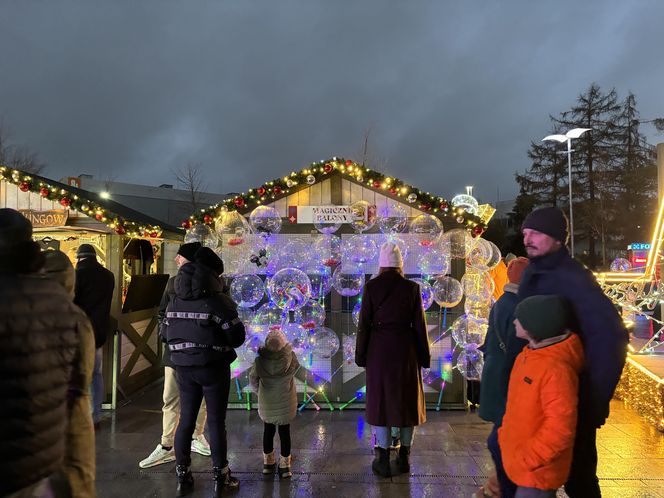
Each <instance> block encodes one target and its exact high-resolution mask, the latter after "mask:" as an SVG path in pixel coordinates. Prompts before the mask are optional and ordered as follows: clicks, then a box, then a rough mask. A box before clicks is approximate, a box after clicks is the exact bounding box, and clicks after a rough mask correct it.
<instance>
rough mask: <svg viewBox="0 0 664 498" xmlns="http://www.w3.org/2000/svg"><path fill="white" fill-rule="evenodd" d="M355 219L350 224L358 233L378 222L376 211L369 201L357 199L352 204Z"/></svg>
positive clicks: (351, 208)
mask: <svg viewBox="0 0 664 498" xmlns="http://www.w3.org/2000/svg"><path fill="white" fill-rule="evenodd" d="M350 210H351V212H352V213H353V221H351V222H350V226H351V227H353V230H355V231H356V232H358V233H362V232H366V231H367V230H370V229H371V228H372V227H373V226H374V225H375V223H376V213H375V211H374V210H373V207H372V206H371V205H370V204H369V203H368V202H367V201H357V202H354V203H352V204H351V205H350Z"/></svg>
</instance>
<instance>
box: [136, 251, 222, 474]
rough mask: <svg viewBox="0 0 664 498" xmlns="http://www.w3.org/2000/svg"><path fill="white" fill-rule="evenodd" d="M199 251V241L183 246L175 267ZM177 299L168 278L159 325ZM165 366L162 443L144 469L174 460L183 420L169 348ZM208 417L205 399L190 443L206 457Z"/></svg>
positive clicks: (172, 281)
mask: <svg viewBox="0 0 664 498" xmlns="http://www.w3.org/2000/svg"><path fill="white" fill-rule="evenodd" d="M200 248H201V243H200V242H189V243H187V244H182V245H181V246H180V247H179V249H178V252H177V254H176V256H175V264H176V265H177V267H178V269H180V268H181V267H182V265H184V264H186V263H190V262H191V261H193V260H194V255H195V254H196V251H198V250H199V249H200ZM174 298H175V275H174V276H172V277H171V278H169V279H168V283H167V284H166V290H165V291H164V295H163V296H162V298H161V303H159V311H158V313H157V317H158V318H159V323H160V325H161V324H163V323H164V320H165V318H166V308H168V305H169V303H170V302H171V301H173V299H174ZM162 340H164V341H165V340H166V339H165V338H164V337H162ZM162 363H163V365H164V391H163V395H162V399H163V401H164V405H163V406H162V408H161V412H162V426H161V427H162V428H161V442H160V444H158V445H157V447H156V448H155V449H154V450H153V451H152V453H150V454H149V455H148V456H147V458H144V459H143V460H141V461H140V462H139V463H138V466H139V467H141V468H142V469H147V468H149V467H155V466H156V465H161V464H164V463H168V462H173V461H174V460H175V450H174V449H173V446H174V444H175V429H176V428H177V426H178V420H179V418H180V391H179V390H178V384H177V381H176V380H175V365H174V364H173V362H172V361H171V354H170V350H169V349H168V346H166V347H165V348H164V355H163V357H162ZM205 417H206V410H205V400H203V402H202V404H201V409H200V410H199V412H198V418H197V419H196V429H195V430H194V437H193V439H192V441H191V451H193V452H195V453H198V454H200V455H203V456H210V445H209V443H208V442H207V440H206V439H205V435H204V434H203V430H204V429H205Z"/></svg>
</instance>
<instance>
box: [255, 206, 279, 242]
mask: <svg viewBox="0 0 664 498" xmlns="http://www.w3.org/2000/svg"><path fill="white" fill-rule="evenodd" d="M249 223H251V226H252V228H253V229H254V232H256V233H257V234H261V235H266V236H267V235H271V234H273V233H279V232H280V231H281V216H279V212H278V211H277V210H276V209H274V208H273V207H270V206H258V207H257V208H256V209H254V210H253V211H252V212H251V215H249Z"/></svg>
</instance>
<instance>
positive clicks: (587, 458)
mask: <svg viewBox="0 0 664 498" xmlns="http://www.w3.org/2000/svg"><path fill="white" fill-rule="evenodd" d="M521 228H522V231H523V243H524V246H525V248H526V252H527V253H528V257H529V258H530V265H529V266H528V268H527V269H526V271H525V272H524V274H523V276H522V279H521V285H520V287H519V294H518V296H519V300H523V299H525V298H526V297H529V296H534V295H538V294H556V295H559V296H562V297H565V298H567V300H568V301H569V302H570V303H571V304H572V307H573V308H574V314H575V321H576V323H574V324H573V326H572V327H571V328H572V330H575V331H577V332H578V333H579V335H580V337H581V340H582V342H583V348H584V350H585V366H584V369H583V371H582V373H581V376H580V379H579V405H578V410H579V416H578V424H577V431H576V440H575V443H574V456H573V461H572V470H571V473H570V477H569V480H568V481H567V483H566V484H565V491H566V492H567V494H568V495H569V496H570V498H577V497H583V498H594V497H599V496H601V494H600V489H599V481H598V479H597V443H596V435H597V429H598V428H599V427H601V426H602V425H603V424H604V422H605V421H606V418H607V417H608V416H609V402H610V401H611V397H612V396H613V392H614V391H615V388H616V385H617V384H618V381H619V380H620V375H621V373H622V369H623V366H624V364H625V357H626V354H627V343H628V333H627V330H626V328H625V326H624V324H623V322H622V320H621V318H620V315H619V314H618V311H617V310H616V308H615V306H614V305H613V303H612V302H611V300H610V299H609V298H608V297H607V296H606V295H605V294H604V293H603V292H602V289H601V288H600V286H599V285H598V284H597V281H596V280H595V277H594V276H593V274H592V273H591V272H590V271H589V270H588V269H586V268H585V267H583V266H582V265H581V264H580V263H578V262H577V261H576V260H574V259H573V258H572V257H571V256H570V254H569V252H568V251H567V249H566V248H565V246H564V244H565V243H566V242H567V236H568V228H567V218H566V217H565V215H564V213H563V212H562V211H561V210H560V209H558V208H555V207H549V208H542V209H538V210H536V211H533V212H532V213H530V214H529V215H528V217H527V218H526V220H525V221H524V222H523V225H522V227H521Z"/></svg>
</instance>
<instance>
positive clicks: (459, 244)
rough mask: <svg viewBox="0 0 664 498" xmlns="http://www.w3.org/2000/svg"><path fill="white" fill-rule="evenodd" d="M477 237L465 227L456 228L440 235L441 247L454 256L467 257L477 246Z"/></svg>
mask: <svg viewBox="0 0 664 498" xmlns="http://www.w3.org/2000/svg"><path fill="white" fill-rule="evenodd" d="M476 241H477V239H474V238H473V236H472V235H471V234H470V233H469V232H468V230H465V229H463V228H454V229H452V230H449V231H447V232H445V233H444V234H443V235H441V236H440V239H438V242H439V244H440V249H441V251H443V252H444V253H445V254H449V255H450V257H452V258H458V259H466V258H467V257H468V255H469V254H470V251H472V249H473V248H474V247H475V243H476Z"/></svg>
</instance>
